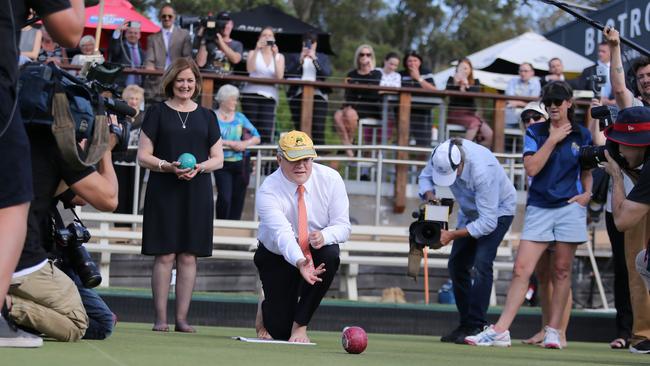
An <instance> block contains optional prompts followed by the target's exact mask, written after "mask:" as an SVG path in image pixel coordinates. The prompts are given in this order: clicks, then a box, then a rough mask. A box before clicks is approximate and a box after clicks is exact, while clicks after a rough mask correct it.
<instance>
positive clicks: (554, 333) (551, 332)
mask: <svg viewBox="0 0 650 366" xmlns="http://www.w3.org/2000/svg"><path fill="white" fill-rule="evenodd" d="M544 332H545V334H544V342H543V343H542V345H543V346H544V348H553V349H562V343H561V342H560V332H559V331H558V330H557V329H555V328H551V327H549V326H548V325H547V326H546V327H544Z"/></svg>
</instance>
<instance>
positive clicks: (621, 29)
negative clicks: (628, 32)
mask: <svg viewBox="0 0 650 366" xmlns="http://www.w3.org/2000/svg"><path fill="white" fill-rule="evenodd" d="M617 19H618V24H619V25H618V31H619V33H620V34H621V37H625V19H627V14H625V13H621V14H619V15H618V17H617Z"/></svg>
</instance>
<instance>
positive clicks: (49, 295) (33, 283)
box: [9, 262, 88, 342]
mask: <svg viewBox="0 0 650 366" xmlns="http://www.w3.org/2000/svg"><path fill="white" fill-rule="evenodd" d="M9 294H10V295H11V301H12V306H11V311H10V312H9V315H10V316H11V318H12V320H13V321H14V322H16V324H18V325H21V326H25V327H29V328H32V329H34V330H36V331H39V332H41V333H43V334H44V335H45V336H47V337H52V338H54V339H56V340H59V341H65V342H68V341H78V340H79V339H81V337H83V335H84V334H85V333H86V328H88V316H87V315H86V311H85V310H84V307H83V304H82V302H81V297H80V296H79V292H78V291H77V287H76V286H75V284H74V282H72V280H71V279H70V278H69V277H68V276H67V275H66V274H65V273H63V272H62V271H61V270H60V269H58V268H57V267H56V266H54V265H53V264H52V262H48V263H47V264H46V265H45V266H44V267H43V268H41V269H39V270H38V271H36V272H33V273H30V274H28V275H26V276H21V277H17V278H14V279H12V280H11V287H10V288H9Z"/></svg>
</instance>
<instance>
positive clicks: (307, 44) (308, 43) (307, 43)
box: [305, 39, 311, 48]
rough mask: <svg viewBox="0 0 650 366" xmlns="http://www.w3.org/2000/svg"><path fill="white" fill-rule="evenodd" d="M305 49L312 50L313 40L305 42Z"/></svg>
mask: <svg viewBox="0 0 650 366" xmlns="http://www.w3.org/2000/svg"><path fill="white" fill-rule="evenodd" d="M305 48H311V39H308V40H306V41H305Z"/></svg>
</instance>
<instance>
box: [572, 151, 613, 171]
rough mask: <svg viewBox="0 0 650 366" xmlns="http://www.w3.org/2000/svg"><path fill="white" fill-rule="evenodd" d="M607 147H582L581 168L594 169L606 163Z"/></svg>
mask: <svg viewBox="0 0 650 366" xmlns="http://www.w3.org/2000/svg"><path fill="white" fill-rule="evenodd" d="M606 149H607V148H606V147H605V146H581V147H580V151H579V153H578V159H579V161H580V166H581V167H582V168H583V169H593V168H596V167H598V164H600V163H602V162H606V161H607V159H606V158H605V150H606Z"/></svg>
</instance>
